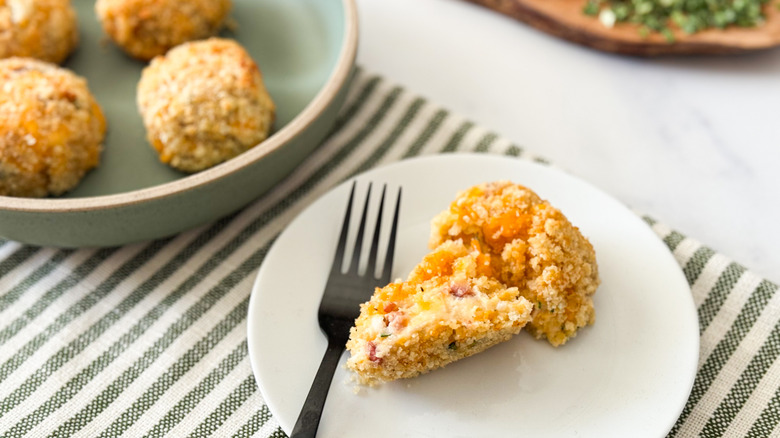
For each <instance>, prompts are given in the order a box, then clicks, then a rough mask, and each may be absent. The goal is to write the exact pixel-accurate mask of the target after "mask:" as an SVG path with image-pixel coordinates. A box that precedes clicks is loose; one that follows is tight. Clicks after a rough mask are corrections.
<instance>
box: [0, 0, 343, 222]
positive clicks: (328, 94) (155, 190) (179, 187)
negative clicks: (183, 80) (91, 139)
mask: <svg viewBox="0 0 780 438" xmlns="http://www.w3.org/2000/svg"><path fill="white" fill-rule="evenodd" d="M341 3H342V5H343V6H344V23H345V29H344V43H343V45H342V47H341V51H340V53H339V56H338V59H337V61H336V66H335V68H334V69H333V72H332V73H331V75H330V77H329V78H328V80H327V81H326V82H325V86H323V87H322V89H321V90H320V91H319V92H318V93H317V94H316V95H315V96H314V99H312V101H311V102H309V104H308V105H306V107H305V108H304V109H303V111H301V112H300V113H299V114H298V115H297V116H295V118H294V119H293V120H292V121H290V123H288V124H287V125H286V126H284V127H283V128H282V129H280V130H279V131H277V132H276V133H274V135H272V136H270V137H268V139H266V140H265V141H263V142H262V143H260V144H259V145H257V146H255V147H253V148H252V149H250V150H248V151H246V152H244V153H243V154H241V155H239V156H238V157H235V158H233V159H231V160H228V161H226V162H224V163H221V164H219V165H217V166H214V167H212V168H210V169H206V170H204V171H201V172H198V173H196V174H193V175H189V176H186V177H184V178H180V179H177V180H175V181H171V182H167V183H164V184H159V185H156V186H152V187H147V188H143V189H138V190H132V191H129V192H124V193H117V194H113V195H101V196H89V197H84V198H65V199H48V198H17V197H11V196H0V202H2V204H3V206H2V207H0V210H5V211H20V212H41V213H44V212H45V213H57V212H74V211H90V210H102V209H111V208H116V207H122V206H128V205H132V204H138V203H142V202H146V201H151V200H155V199H160V198H165V197H167V196H170V195H174V194H177V193H183V192H186V191H189V190H193V189H196V188H198V187H201V186H204V185H207V184H209V183H210V182H212V181H215V180H218V179H220V178H222V177H224V176H226V175H229V174H231V173H233V172H236V171H238V170H240V169H242V168H244V167H246V166H249V165H250V164H252V163H255V162H257V161H259V160H261V159H262V158H263V157H265V156H266V155H268V154H269V153H271V152H273V151H275V150H276V149H277V148H279V147H282V146H284V145H285V144H287V143H288V142H289V141H290V140H292V139H293V137H295V136H296V135H297V134H298V133H300V132H301V131H302V130H304V129H305V128H306V127H308V126H309V125H310V124H311V123H313V122H314V120H316V119H317V118H318V117H319V116H320V115H321V114H322V112H323V111H325V108H327V106H328V105H329V104H330V103H331V102H332V101H333V99H334V98H335V97H336V94H337V93H338V92H339V90H341V88H342V87H343V86H344V85H345V83H346V82H347V80H348V79H349V76H350V72H351V71H352V67H353V65H354V60H355V57H356V55H357V44H358V21H357V6H356V5H355V0H341Z"/></svg>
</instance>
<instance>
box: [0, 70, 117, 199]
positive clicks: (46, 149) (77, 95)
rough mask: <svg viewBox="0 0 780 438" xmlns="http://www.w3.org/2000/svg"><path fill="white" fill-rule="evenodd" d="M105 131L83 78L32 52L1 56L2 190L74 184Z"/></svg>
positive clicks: (48, 189)
mask: <svg viewBox="0 0 780 438" xmlns="http://www.w3.org/2000/svg"><path fill="white" fill-rule="evenodd" d="M105 132H106V121H105V118H104V117H103V112H102V110H101V109H100V106H99V105H98V104H97V102H96V101H95V99H94V97H93V96H92V94H91V93H90V92H89V90H88V89H87V83H86V81H85V80H84V79H83V78H80V77H78V76H76V75H74V74H73V73H71V72H69V71H68V70H65V69H63V68H60V67H57V66H56V65H54V64H49V63H45V62H42V61H37V60H33V59H29V58H8V59H4V60H0V195H3V196H29V197H42V196H47V195H50V194H51V195H59V194H62V193H64V192H66V191H68V190H70V189H72V188H73V187H75V186H76V185H77V184H78V183H79V181H80V180H81V178H82V177H83V176H84V174H85V173H86V172H87V171H88V170H89V169H92V168H93V167H95V166H97V165H98V162H99V160H100V151H101V149H102V146H101V144H102V142H103V137H104V135H105Z"/></svg>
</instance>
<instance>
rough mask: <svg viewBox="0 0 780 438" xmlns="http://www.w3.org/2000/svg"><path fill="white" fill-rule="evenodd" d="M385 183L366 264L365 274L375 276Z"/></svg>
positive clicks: (383, 207)
mask: <svg viewBox="0 0 780 438" xmlns="http://www.w3.org/2000/svg"><path fill="white" fill-rule="evenodd" d="M386 191H387V184H385V185H384V186H382V196H381V197H380V198H379V213H377V216H376V225H374V238H373V239H371V250H370V251H369V253H368V266H367V267H366V275H370V276H371V278H376V256H377V252H378V251H379V231H380V230H381V229H382V212H383V211H384V209H385V192H386Z"/></svg>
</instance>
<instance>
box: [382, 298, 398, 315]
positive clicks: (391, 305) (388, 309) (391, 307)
mask: <svg viewBox="0 0 780 438" xmlns="http://www.w3.org/2000/svg"><path fill="white" fill-rule="evenodd" d="M393 310H398V306H397V305H396V304H395V303H393V302H392V301H391V302H389V303H387V304H385V308H384V311H385V313H390V312H392V311H393Z"/></svg>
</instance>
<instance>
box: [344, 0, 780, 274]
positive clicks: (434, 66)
mask: <svg viewBox="0 0 780 438" xmlns="http://www.w3.org/2000/svg"><path fill="white" fill-rule="evenodd" d="M357 3H358V7H359V9H360V20H361V26H360V27H361V43H360V50H359V54H358V62H359V63H360V64H361V65H363V66H365V67H366V68H367V69H369V70H372V71H375V72H377V73H381V74H383V75H385V76H387V77H388V78H389V79H391V80H394V81H397V82H399V83H401V84H403V85H405V86H406V87H408V88H409V89H410V90H413V91H415V92H417V93H419V94H421V95H423V96H425V97H427V98H429V99H431V100H432V101H434V102H437V103H439V104H441V105H443V106H445V107H447V108H449V109H451V110H453V111H455V112H457V113H460V114H462V115H464V116H466V117H468V118H470V119H472V120H474V121H476V122H478V123H480V124H481V125H483V126H485V127H487V128H490V129H493V130H495V131H497V132H498V133H500V134H502V135H504V136H506V137H508V138H509V139H511V140H512V141H514V142H516V143H517V144H518V145H520V146H523V147H524V148H526V149H527V150H528V151H530V152H533V153H535V154H537V155H541V156H543V157H546V158H548V159H550V160H551V161H552V162H554V163H555V164H556V165H558V166H559V167H562V168H564V169H566V170H568V171H569V172H571V173H573V174H575V175H577V176H579V177H581V178H583V179H585V180H587V181H590V182H591V183H593V184H595V185H596V186H597V187H599V188H601V189H602V190H604V191H606V192H607V193H610V194H611V195H613V196H615V197H616V198H618V199H620V200H621V201H622V202H624V203H625V204H626V205H628V206H629V207H631V208H633V209H636V210H638V211H640V212H643V213H647V214H649V215H651V216H653V217H655V218H656V219H658V220H660V221H662V222H664V223H666V224H667V225H669V226H670V227H672V228H674V229H677V230H679V231H681V232H683V233H685V234H687V235H689V236H690V237H693V238H696V239H698V240H700V241H702V242H704V243H705V244H707V245H709V246H710V247H712V248H713V249H715V250H717V251H719V252H722V253H723V254H725V255H727V256H729V257H731V258H733V259H734V260H736V261H737V262H740V263H742V264H744V265H745V266H747V267H748V268H750V269H752V270H753V271H755V272H756V273H758V274H760V275H762V276H764V277H765V278H768V279H770V280H772V281H774V282H780V231H779V229H780V171H779V170H780V50H773V51H768V52H763V53H757V54H751V55H742V56H734V57H693V58H660V59H640V58H631V57H623V56H617V55H611V54H605V53H601V52H597V51H594V50H590V49H586V48H583V47H580V46H577V45H574V44H571V43H568V42H566V41H562V40H558V39H555V38H553V37H550V36H548V35H546V34H543V33H540V32H538V31H536V30H533V29H531V28H529V27H527V26H525V25H523V24H521V23H518V22H515V21H513V20H511V19H509V18H505V17H503V16H501V15H498V14H495V13H493V12H491V11H488V10H485V9H482V8H480V7H478V6H474V5H472V4H469V3H465V2H462V1H459V0H358V1H357Z"/></svg>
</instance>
